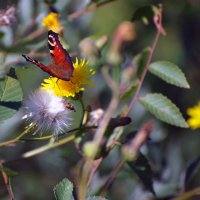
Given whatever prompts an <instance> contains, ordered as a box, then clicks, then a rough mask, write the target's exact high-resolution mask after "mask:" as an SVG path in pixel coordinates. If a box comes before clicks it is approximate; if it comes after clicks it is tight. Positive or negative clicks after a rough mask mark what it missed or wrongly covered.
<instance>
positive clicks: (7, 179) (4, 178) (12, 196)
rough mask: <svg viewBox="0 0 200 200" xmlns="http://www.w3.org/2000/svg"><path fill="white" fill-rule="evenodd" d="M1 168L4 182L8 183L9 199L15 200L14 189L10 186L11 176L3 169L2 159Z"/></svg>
mask: <svg viewBox="0 0 200 200" xmlns="http://www.w3.org/2000/svg"><path fill="white" fill-rule="evenodd" d="M0 168H1V174H2V177H3V180H4V183H5V185H6V189H7V191H8V194H9V199H10V200H14V195H13V192H12V189H11V186H10V181H9V178H8V176H7V174H6V172H5V171H4V170H3V165H2V162H1V161H0Z"/></svg>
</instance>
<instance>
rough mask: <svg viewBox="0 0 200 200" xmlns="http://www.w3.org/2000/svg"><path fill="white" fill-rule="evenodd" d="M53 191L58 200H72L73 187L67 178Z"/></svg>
mask: <svg viewBox="0 0 200 200" xmlns="http://www.w3.org/2000/svg"><path fill="white" fill-rule="evenodd" d="M53 191H54V195H55V198H56V200H71V198H72V191H73V185H72V183H71V182H70V181H69V180H68V179H67V178H64V179H63V180H62V181H61V182H60V183H58V185H56V186H55V187H54V189H53Z"/></svg>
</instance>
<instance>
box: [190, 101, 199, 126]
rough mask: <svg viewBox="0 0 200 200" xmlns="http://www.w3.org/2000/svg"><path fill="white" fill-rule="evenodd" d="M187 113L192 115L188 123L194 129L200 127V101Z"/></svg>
mask: <svg viewBox="0 0 200 200" xmlns="http://www.w3.org/2000/svg"><path fill="white" fill-rule="evenodd" d="M187 114H188V115H189V116H190V118H189V119H188V121H187V122H188V124H189V126H190V127H191V128H192V129H197V128H200V102H198V104H197V105H195V106H194V107H192V108H188V109H187Z"/></svg>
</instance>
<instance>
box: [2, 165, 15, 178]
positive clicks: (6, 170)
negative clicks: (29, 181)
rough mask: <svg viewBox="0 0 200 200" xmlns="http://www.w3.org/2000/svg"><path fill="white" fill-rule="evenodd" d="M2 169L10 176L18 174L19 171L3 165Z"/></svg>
mask: <svg viewBox="0 0 200 200" xmlns="http://www.w3.org/2000/svg"><path fill="white" fill-rule="evenodd" d="M0 170H1V171H3V172H5V173H6V174H7V175H8V176H9V177H11V176H16V175H18V172H16V171H14V170H12V169H10V168H7V167H1V168H0Z"/></svg>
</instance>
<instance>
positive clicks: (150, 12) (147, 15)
mask: <svg viewBox="0 0 200 200" xmlns="http://www.w3.org/2000/svg"><path fill="white" fill-rule="evenodd" d="M158 12H159V10H158V8H157V7H156V6H153V5H148V6H143V7H140V8H138V9H137V10H136V11H135V13H134V15H133V17H132V20H133V21H136V20H141V21H142V22H143V23H144V24H149V22H150V21H152V20H153V16H154V15H156V14H157V13H158Z"/></svg>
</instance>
